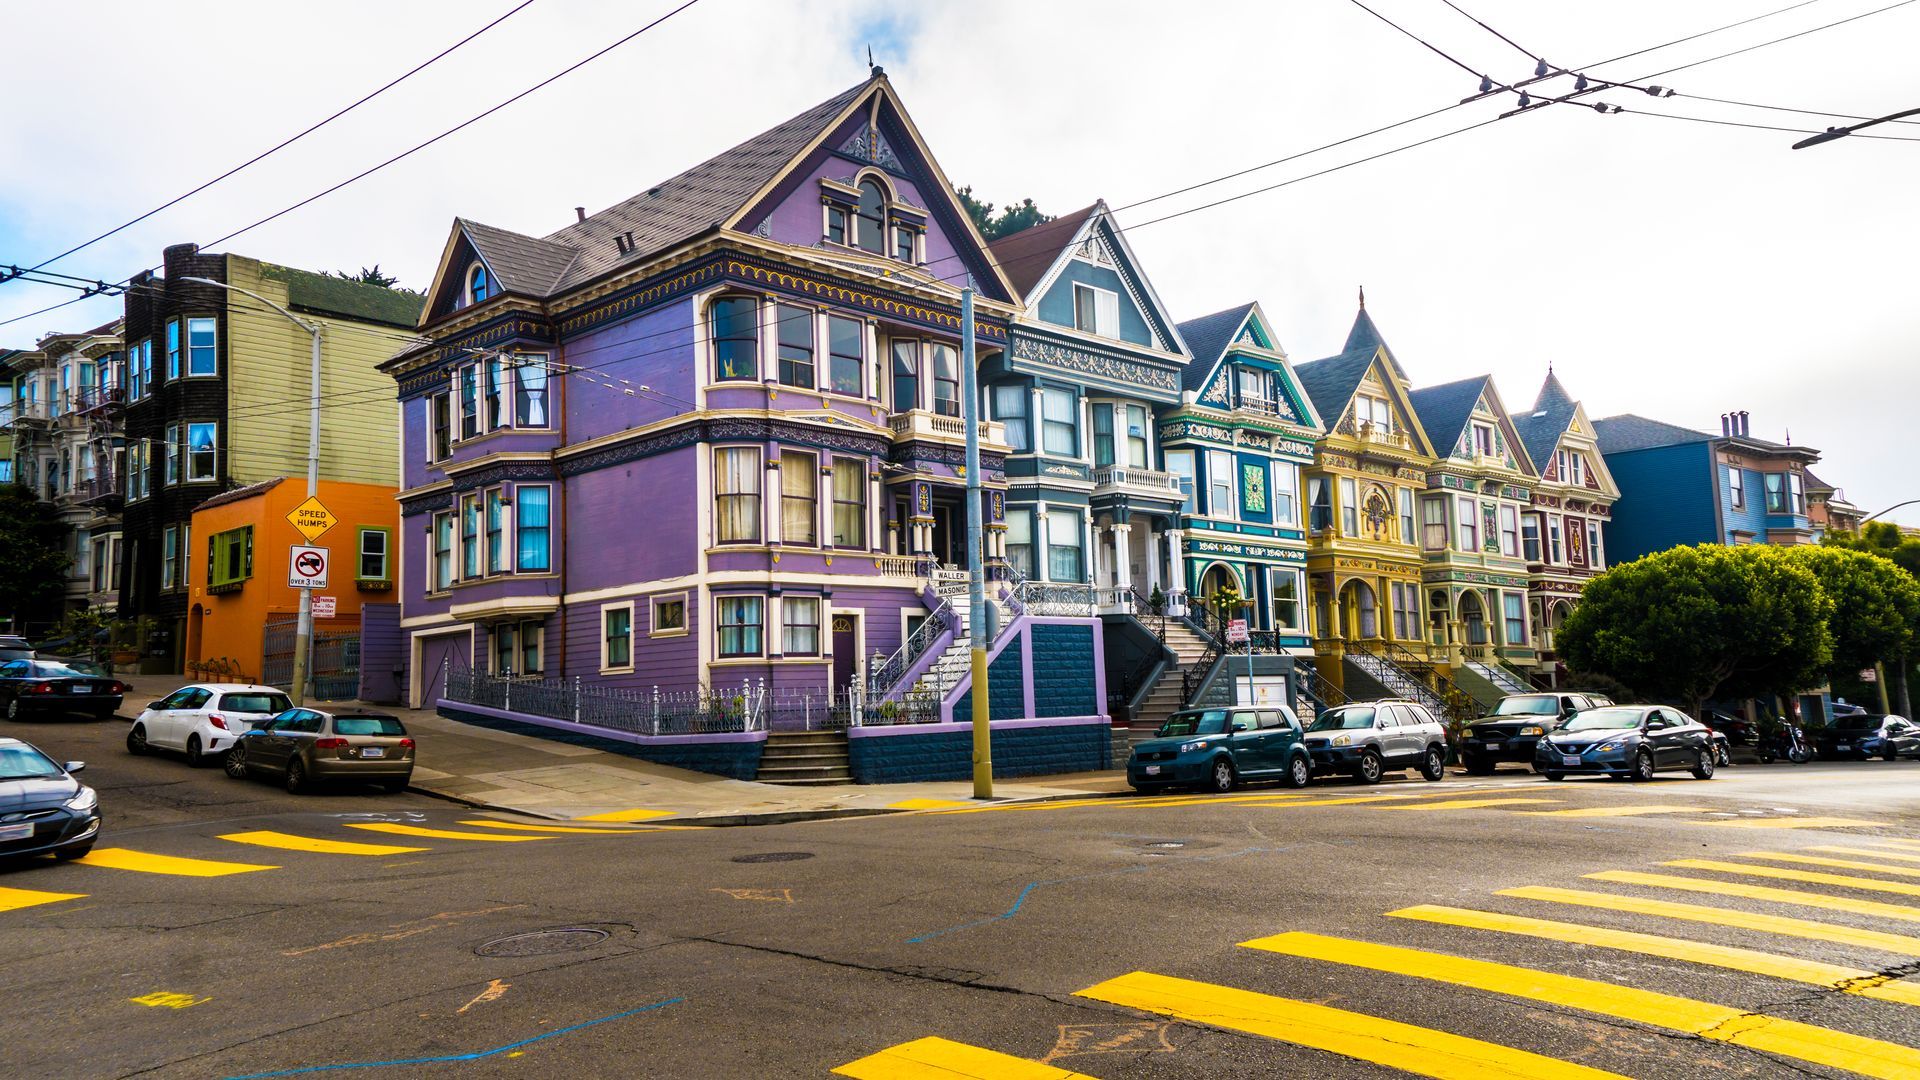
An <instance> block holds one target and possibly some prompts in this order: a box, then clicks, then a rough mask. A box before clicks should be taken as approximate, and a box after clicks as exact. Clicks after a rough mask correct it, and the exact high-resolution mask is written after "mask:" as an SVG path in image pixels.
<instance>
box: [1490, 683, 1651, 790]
mask: <svg viewBox="0 0 1920 1080" xmlns="http://www.w3.org/2000/svg"><path fill="white" fill-rule="evenodd" d="M1611 704H1613V702H1611V701H1609V700H1607V699H1606V698H1603V697H1596V696H1594V695H1592V694H1578V693H1553V694H1508V695H1507V696H1506V697H1504V698H1501V699H1500V703H1499V704H1498V705H1496V706H1494V708H1493V712H1492V713H1490V714H1488V715H1487V716H1485V717H1483V718H1481V719H1479V720H1475V721H1474V722H1473V726H1472V727H1470V728H1468V729H1467V737H1466V739H1465V740H1464V741H1463V742H1462V743H1461V744H1460V764H1462V765H1464V766H1466V770H1467V771H1468V772H1470V773H1472V774H1473V775H1475V776H1490V775H1492V773H1493V770H1494V766H1496V765H1498V764H1500V763H1501V762H1503V761H1521V762H1532V761H1533V760H1534V748H1535V746H1537V745H1538V744H1539V741H1540V739H1541V737H1542V736H1544V735H1546V734H1547V732H1549V731H1552V730H1553V729H1555V728H1557V727H1559V726H1560V725H1561V724H1562V723H1565V722H1566V719H1567V717H1569V716H1572V715H1573V714H1574V713H1577V712H1579V711H1580V710H1582V709H1591V708H1595V707H1596V706H1600V705H1611Z"/></svg>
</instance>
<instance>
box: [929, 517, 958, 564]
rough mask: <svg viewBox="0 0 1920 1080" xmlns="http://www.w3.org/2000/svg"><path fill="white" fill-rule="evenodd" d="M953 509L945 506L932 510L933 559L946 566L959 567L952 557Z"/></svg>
mask: <svg viewBox="0 0 1920 1080" xmlns="http://www.w3.org/2000/svg"><path fill="white" fill-rule="evenodd" d="M953 549H954V543H953V509H952V508H951V507H946V506H936V507H934V508H933V557H934V559H935V560H937V561H938V562H940V563H943V564H945V565H947V566H957V565H960V563H959V560H957V559H955V558H954V557H953Z"/></svg>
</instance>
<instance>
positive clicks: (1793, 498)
mask: <svg viewBox="0 0 1920 1080" xmlns="http://www.w3.org/2000/svg"><path fill="white" fill-rule="evenodd" d="M1787 512H1788V513H1790V514H1804V513H1806V512H1807V501H1806V494H1805V493H1804V492H1803V491H1802V490H1801V488H1800V474H1799V473H1788V474H1787Z"/></svg>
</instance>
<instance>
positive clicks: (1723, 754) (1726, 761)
mask: <svg viewBox="0 0 1920 1080" xmlns="http://www.w3.org/2000/svg"><path fill="white" fill-rule="evenodd" d="M1713 763H1714V764H1715V765H1718V766H1720V767H1721V768H1725V767H1726V766H1728V765H1731V764H1733V751H1732V750H1729V749H1728V748H1727V747H1726V745H1725V744H1723V743H1714V744H1713Z"/></svg>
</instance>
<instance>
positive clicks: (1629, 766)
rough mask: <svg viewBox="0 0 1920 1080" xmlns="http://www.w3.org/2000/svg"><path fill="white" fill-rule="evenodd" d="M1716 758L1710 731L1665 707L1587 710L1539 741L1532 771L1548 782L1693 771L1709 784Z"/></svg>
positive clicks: (1644, 777) (1617, 706)
mask: <svg viewBox="0 0 1920 1080" xmlns="http://www.w3.org/2000/svg"><path fill="white" fill-rule="evenodd" d="M1716 757H1717V755H1716V754H1715V752H1714V747H1713V735H1712V732H1710V731H1709V730H1708V729H1707V728H1706V726H1705V725H1703V724H1701V723H1700V722H1698V721H1696V720H1695V719H1693V718H1692V717H1691V716H1688V715H1687V714H1686V713H1683V712H1681V711H1680V710H1679V709H1675V708H1671V707H1669V706H1665V705H1609V706H1606V707H1605V708H1600V709H1588V710H1587V711H1585V712H1583V713H1580V714H1579V715H1577V716H1575V717H1574V718H1573V719H1571V720H1568V721H1567V722H1566V723H1565V724H1563V725H1561V726H1560V728H1559V730H1557V731H1554V732H1553V733H1551V734H1549V735H1548V736H1547V737H1546V738H1543V739H1541V740H1540V745H1539V748H1538V749H1537V750H1536V751H1535V754H1534V760H1533V767H1534V768H1535V769H1536V770H1538V771H1539V772H1540V774H1541V775H1543V776H1545V777H1546V778H1547V779H1549V780H1559V779H1561V778H1562V777H1566V776H1576V775H1582V774H1584V775H1590V776H1612V777H1615V778H1617V779H1621V780H1627V779H1632V780H1651V779H1653V774H1654V773H1655V772H1657V771H1659V770H1661V769H1688V770H1691V771H1692V773H1693V775H1694V777H1695V778H1696V779H1700V780H1709V779H1712V777H1713V768H1714V764H1715V758H1716Z"/></svg>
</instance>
